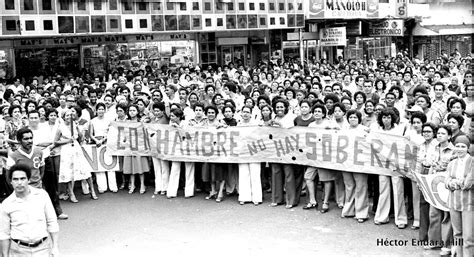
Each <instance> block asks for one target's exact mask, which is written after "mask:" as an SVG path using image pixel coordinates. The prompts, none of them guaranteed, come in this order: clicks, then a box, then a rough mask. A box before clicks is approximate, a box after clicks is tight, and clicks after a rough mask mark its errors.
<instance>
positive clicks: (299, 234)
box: [60, 191, 438, 257]
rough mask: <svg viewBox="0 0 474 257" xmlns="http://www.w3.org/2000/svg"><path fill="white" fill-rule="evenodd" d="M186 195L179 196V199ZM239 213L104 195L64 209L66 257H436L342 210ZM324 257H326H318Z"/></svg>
mask: <svg viewBox="0 0 474 257" xmlns="http://www.w3.org/2000/svg"><path fill="white" fill-rule="evenodd" d="M179 193H180V194H181V195H182V192H181V191H180V192H179ZM265 198H266V200H265V202H264V203H263V204H262V205H259V206H254V205H253V204H248V205H245V206H240V205H239V204H238V202H237V199H236V197H235V196H234V197H229V198H226V199H225V200H224V201H223V202H222V203H216V202H215V201H209V200H204V194H197V196H196V197H194V198H191V199H184V198H183V197H182V196H181V197H178V198H175V199H171V200H169V199H166V197H163V196H158V197H156V198H152V193H151V192H147V193H146V194H145V195H139V194H138V193H135V194H133V195H128V194H127V192H126V191H121V192H119V193H117V194H113V193H105V194H102V195H100V199H99V200H97V201H93V200H91V199H90V198H88V197H86V196H79V194H78V199H79V200H80V202H79V203H77V204H73V203H70V202H62V203H63V209H64V211H65V212H66V213H67V214H68V215H69V216H70V219H69V220H66V221H60V228H61V232H60V240H61V241H60V249H61V254H62V256H163V255H164V254H166V255H169V256H246V257H247V256H304V255H303V254H311V255H312V256H315V255H314V254H323V256H438V253H437V252H433V251H424V250H423V249H422V247H417V246H411V240H412V239H413V238H415V239H416V238H417V231H413V230H411V229H409V228H407V229H405V230H399V229H397V228H396V227H395V225H394V224H393V221H392V223H391V224H387V225H382V226H376V225H374V224H373V221H372V220H370V221H367V222H365V223H363V224H359V223H357V221H355V220H354V219H343V218H340V217H339V216H340V210H339V209H337V208H335V206H334V205H331V208H332V209H331V210H330V212H328V213H326V214H321V213H320V212H317V211H314V210H313V211H304V210H302V209H301V207H300V206H298V207H296V208H294V209H291V210H286V209H285V208H284V207H283V206H279V207H269V206H268V204H269V200H268V199H269V195H268V194H266V195H265ZM387 238H388V239H397V240H408V242H409V244H408V246H377V239H387ZM318 256H321V255H318Z"/></svg>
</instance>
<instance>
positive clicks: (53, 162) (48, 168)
mask: <svg viewBox="0 0 474 257" xmlns="http://www.w3.org/2000/svg"><path fill="white" fill-rule="evenodd" d="M60 158H61V157H60V156H50V157H48V158H46V159H45V160H44V161H45V167H44V176H43V186H44V189H45V190H46V192H48V195H49V198H51V202H52V203H53V207H54V210H55V211H56V215H60V214H62V213H63V211H62V209H61V205H60V203H59V185H58V176H59V161H60Z"/></svg>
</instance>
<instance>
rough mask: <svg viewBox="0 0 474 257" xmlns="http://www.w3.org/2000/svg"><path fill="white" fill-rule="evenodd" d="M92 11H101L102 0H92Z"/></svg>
mask: <svg viewBox="0 0 474 257" xmlns="http://www.w3.org/2000/svg"><path fill="white" fill-rule="evenodd" d="M94 10H96V11H100V10H102V0H94Z"/></svg>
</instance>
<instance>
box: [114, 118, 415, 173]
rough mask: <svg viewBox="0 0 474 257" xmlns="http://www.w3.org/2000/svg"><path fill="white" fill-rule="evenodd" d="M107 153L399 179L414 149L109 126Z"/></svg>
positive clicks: (278, 133) (395, 142)
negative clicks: (283, 165)
mask: <svg viewBox="0 0 474 257" xmlns="http://www.w3.org/2000/svg"><path fill="white" fill-rule="evenodd" d="M107 151H108V152H109V153H112V154H113V155H118V156H134V155H139V156H154V157H157V158H162V159H165V160H171V161H190V162H216V163H252V162H269V163H286V164H299V165H307V166H315V167H322V168H327V169H335V170H343V171H349V172H363V173H370V174H382V175H388V176H399V175H400V174H401V173H402V174H404V173H405V170H412V169H414V167H415V163H416V156H417V151H418V149H417V148H416V147H414V146H413V144H412V143H411V142H409V141H408V140H406V139H405V138H404V137H401V136H394V135H389V134H384V133H367V134H355V133H353V132H351V131H350V130H347V131H345V130H340V131H333V130H324V129H316V128H306V127H294V128H291V129H282V128H274V127H265V128H262V127H258V126H257V127H228V128H224V129H215V128H196V127H187V128H174V127H171V126H169V125H160V124H145V123H128V122H127V123H125V122H113V123H112V124H111V126H110V128H109V132H108V135H107Z"/></svg>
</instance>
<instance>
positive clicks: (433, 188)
mask: <svg viewBox="0 0 474 257" xmlns="http://www.w3.org/2000/svg"><path fill="white" fill-rule="evenodd" d="M413 174H415V176H414V177H415V179H416V182H417V183H418V186H419V188H420V190H421V192H422V193H423V197H425V200H426V201H427V202H428V203H429V204H430V205H431V206H434V207H435V208H436V209H439V210H442V211H449V208H448V196H449V190H448V189H447V188H446V185H445V183H444V181H445V180H446V173H445V172H439V173H436V174H429V175H421V174H418V173H413Z"/></svg>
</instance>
